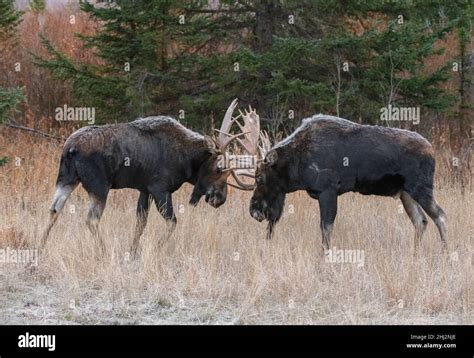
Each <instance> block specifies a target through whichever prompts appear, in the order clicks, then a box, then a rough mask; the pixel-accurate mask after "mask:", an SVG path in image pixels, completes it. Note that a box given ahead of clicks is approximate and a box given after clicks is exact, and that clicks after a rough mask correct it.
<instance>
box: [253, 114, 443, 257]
mask: <svg viewBox="0 0 474 358" xmlns="http://www.w3.org/2000/svg"><path fill="white" fill-rule="evenodd" d="M266 151H267V152H266V155H265V159H264V161H263V162H262V163H260V165H259V166H258V168H257V169H256V173H255V186H256V187H255V190H254V193H253V196H252V198H251V202H250V215H251V216H252V217H253V218H254V219H256V220H258V221H260V222H261V221H263V220H267V221H268V225H267V239H270V238H271V237H272V234H273V229H274V226H275V224H276V223H277V222H278V220H279V219H280V217H281V215H282V211H283V206H284V202H285V195H286V194H287V193H291V192H294V191H297V190H305V191H306V192H307V193H308V194H309V196H310V197H311V198H313V199H317V200H318V201H319V208H320V219H321V220H320V229H321V233H322V244H323V252H327V250H329V243H330V238H331V232H332V229H333V224H334V220H335V218H336V214H337V198H338V196H339V195H342V194H344V193H347V192H357V193H360V194H363V195H380V196H393V197H395V198H400V199H401V202H402V204H403V207H404V209H405V212H406V213H407V214H408V216H409V218H410V220H411V222H412V223H413V226H414V227H415V252H416V250H417V248H418V246H419V244H420V241H421V237H422V235H423V233H424V231H425V229H426V226H427V223H428V221H427V218H426V215H425V214H424V212H423V211H425V212H426V213H427V214H428V216H429V217H430V218H431V219H432V220H433V221H434V223H435V224H436V226H437V228H438V231H439V234H440V236H441V242H442V245H443V247H444V248H446V215H445V213H444V211H443V209H442V208H441V207H440V206H439V205H438V204H437V203H436V201H435V198H434V196H433V177H434V172H435V159H434V156H433V153H434V152H433V148H432V146H431V144H430V143H429V142H428V141H427V140H426V139H425V138H423V137H422V136H421V135H419V134H417V133H415V132H411V131H408V130H403V129H395V128H386V127H380V126H369V125H361V124H357V123H354V122H351V121H348V120H346V119H342V118H338V117H333V116H328V115H321V114H319V115H316V116H313V117H311V118H307V119H304V120H303V122H302V124H301V125H300V127H298V128H297V129H296V130H295V131H294V132H293V133H292V134H291V135H290V136H288V137H287V138H286V139H284V140H282V141H281V142H279V143H278V144H276V145H275V146H274V147H273V148H271V145H270V144H269V143H267V145H266Z"/></svg>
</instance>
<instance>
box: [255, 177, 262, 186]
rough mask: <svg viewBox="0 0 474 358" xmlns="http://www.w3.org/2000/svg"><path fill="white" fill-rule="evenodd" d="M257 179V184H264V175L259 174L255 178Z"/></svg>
mask: <svg viewBox="0 0 474 358" xmlns="http://www.w3.org/2000/svg"><path fill="white" fill-rule="evenodd" d="M255 181H256V182H257V184H263V177H262V176H261V175H258V176H257V177H256V178H255Z"/></svg>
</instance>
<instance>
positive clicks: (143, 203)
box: [130, 192, 151, 256]
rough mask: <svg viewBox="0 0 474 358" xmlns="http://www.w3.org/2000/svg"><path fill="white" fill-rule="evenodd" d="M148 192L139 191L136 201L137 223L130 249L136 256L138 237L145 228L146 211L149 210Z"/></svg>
mask: <svg viewBox="0 0 474 358" xmlns="http://www.w3.org/2000/svg"><path fill="white" fill-rule="evenodd" d="M150 199H151V197H150V194H148V192H140V196H139V198H138V203H137V223H136V225H135V233H134V235H133V243H132V248H131V250H130V252H131V254H132V256H136V254H137V250H138V244H139V242H140V237H141V236H142V234H143V230H144V229H145V226H146V223H147V220H148V213H149V211H150Z"/></svg>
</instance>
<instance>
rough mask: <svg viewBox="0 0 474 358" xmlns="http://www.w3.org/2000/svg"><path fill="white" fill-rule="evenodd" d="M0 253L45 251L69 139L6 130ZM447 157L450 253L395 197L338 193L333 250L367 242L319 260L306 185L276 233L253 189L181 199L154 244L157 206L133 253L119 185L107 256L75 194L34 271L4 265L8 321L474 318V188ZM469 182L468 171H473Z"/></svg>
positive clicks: (104, 230)
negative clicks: (168, 229)
mask: <svg viewBox="0 0 474 358" xmlns="http://www.w3.org/2000/svg"><path fill="white" fill-rule="evenodd" d="M0 147H1V148H2V155H6V156H8V157H9V158H10V160H9V162H8V163H7V164H6V165H5V166H2V167H1V168H0V173H1V181H0V193H1V198H2V200H1V202H0V248H3V249H5V248H7V247H10V248H31V249H32V248H35V247H36V245H37V244H38V240H39V235H40V233H41V230H42V229H43V227H44V225H45V222H46V218H47V215H48V208H49V206H50V203H51V199H52V195H53V192H54V184H55V180H56V175H57V168H58V162H59V156H60V151H61V145H60V144H59V143H58V142H55V141H51V140H49V139H45V138H41V137H34V136H31V135H29V134H26V133H22V132H18V131H13V130H10V129H6V128H4V129H2V130H1V135H0ZM446 162H448V163H449V160H448V159H446V158H444V159H443V158H439V159H438V172H437V174H436V178H437V188H436V190H435V194H436V197H437V201H438V202H439V203H440V205H441V206H442V207H443V209H444V210H445V211H446V213H447V215H448V235H449V236H448V239H449V241H448V246H449V250H448V252H447V253H443V252H442V251H441V244H440V240H439V236H438V233H437V230H436V228H435V225H434V224H433V223H432V222H431V221H430V223H429V225H428V229H427V231H426V233H425V236H424V237H423V242H422V245H421V247H420V252H419V253H418V255H416V256H414V255H413V236H414V229H413V227H412V225H411V223H410V220H409V219H408V217H407V216H406V214H405V213H404V212H403V210H402V206H401V202H400V201H399V200H394V199H392V198H381V197H375V196H371V197H364V196H362V195H358V194H346V195H344V196H342V197H341V198H340V201H339V214H338V217H337V219H336V223H335V230H334V236H333V241H332V243H331V246H332V247H336V248H337V249H349V250H362V252H363V253H364V264H363V265H362V267H359V266H358V265H357V264H355V263H347V262H346V263H330V262H326V260H325V259H324V258H323V257H322V256H321V254H320V242H321V237H320V233H319V209H318V205H317V202H316V201H314V200H312V199H310V198H309V196H308V195H306V193H303V192H299V193H295V194H292V195H289V196H288V197H287V200H286V206H285V214H284V216H283V218H282V220H281V222H280V223H279V225H278V226H277V229H276V233H275V238H274V240H272V241H266V240H265V239H264V237H265V224H260V223H258V222H256V221H255V220H253V219H252V218H251V217H250V215H249V213H248V204H249V199H250V195H251V194H250V193H243V192H238V191H231V192H230V193H229V196H228V199H227V202H226V204H225V205H223V206H222V207H221V208H219V209H213V208H212V207H210V206H209V205H207V204H206V203H204V202H203V203H200V204H199V205H198V207H197V208H193V207H191V206H189V205H188V203H187V202H188V200H189V195H190V186H185V187H183V188H181V189H180V190H179V191H178V192H177V193H176V194H175V195H174V198H173V199H174V206H175V211H176V213H177V217H178V225H177V228H176V230H175V232H174V233H173V235H172V236H171V238H170V239H169V240H168V241H167V242H165V243H164V245H162V246H160V245H158V243H159V241H160V238H162V237H163V236H164V229H165V223H164V220H163V219H162V218H161V216H159V214H158V213H157V211H156V209H153V210H152V211H151V214H150V220H149V223H148V226H147V228H146V229H145V232H144V235H143V237H142V240H141V244H142V255H141V258H140V259H139V260H137V261H130V260H129V256H128V250H129V248H130V244H131V240H132V233H133V228H134V225H135V206H136V200H137V198H138V192H135V191H132V190H121V191H113V192H112V193H111V195H110V196H109V199H108V203H107V207H106V209H105V213H104V216H103V217H102V221H101V225H100V232H101V235H102V236H103V238H104V241H105V243H106V246H107V249H108V255H107V256H106V257H104V258H101V259H98V258H97V257H96V255H95V247H94V240H93V238H92V237H91V235H90V234H89V232H88V230H87V228H86V225H85V217H86V213H87V205H88V203H87V197H86V195H85V192H84V190H83V189H82V188H78V189H77V190H76V191H75V192H74V193H73V194H72V195H71V197H70V199H69V200H68V202H67V203H66V206H65V208H64V211H63V213H62V214H61V216H60V218H59V220H58V223H57V224H56V226H55V227H54V228H53V230H52V232H51V236H50V239H49V241H48V245H47V247H46V249H45V252H44V255H43V256H41V257H40V258H39V261H38V266H37V267H36V268H35V269H34V270H31V269H27V268H25V265H24V264H14V263H0V290H1V291H2V293H3V294H2V296H1V298H0V321H1V322H3V323H5V324H52V323H62V324H68V323H71V324H74V323H76V324H86V323H89V324H125V323H129V324H154V323H155V324H473V323H474V266H473V265H474V262H473V261H474V259H473V258H474V221H473V220H472V217H473V213H474V200H473V199H474V193H473V191H472V187H471V184H472V183H469V185H467V186H466V187H465V189H464V191H463V193H462V191H461V190H460V189H459V188H458V187H457V186H456V185H453V184H451V181H450V180H448V179H447V178H448V175H449V169H448V168H447V167H446ZM470 180H471V181H472V178H470Z"/></svg>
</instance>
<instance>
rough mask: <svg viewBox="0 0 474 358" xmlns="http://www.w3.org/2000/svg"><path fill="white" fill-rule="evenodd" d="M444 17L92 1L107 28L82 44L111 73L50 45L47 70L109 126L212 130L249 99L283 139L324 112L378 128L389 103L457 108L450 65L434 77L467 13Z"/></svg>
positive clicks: (284, 0)
mask: <svg viewBox="0 0 474 358" xmlns="http://www.w3.org/2000/svg"><path fill="white" fill-rule="evenodd" d="M453 3H454V4H455V6H456V7H457V8H459V9H463V7H464V5H463V4H464V3H465V2H463V0H455V1H454V2H453ZM450 6H451V5H450ZM453 6H454V5H453ZM445 7H446V6H444V5H442V4H441V2H438V1H435V0H433V1H430V2H412V1H397V2H387V1H383V0H368V1H364V2H359V1H357V2H356V1H354V2H352V1H342V0H312V1H310V0H300V1H297V0H279V1H275V0H253V1H240V0H239V1H234V0H222V1H220V2H219V4H218V6H217V7H212V6H210V5H208V3H207V1H199V0H194V1H168V0H151V1H130V0H128V1H127V0H118V1H116V2H114V3H112V4H110V5H109V6H105V7H100V8H98V7H95V6H94V5H92V4H90V3H87V2H84V3H81V10H82V11H84V12H85V13H87V14H89V15H90V16H91V17H92V18H94V19H96V20H98V21H100V22H101V23H102V24H103V26H102V27H101V29H100V30H99V32H98V33H97V34H95V35H93V36H81V38H82V39H83V41H84V46H85V48H86V49H90V50H92V51H94V52H95V53H96V55H97V56H98V57H99V58H100V59H101V65H100V66H92V65H90V64H82V63H73V62H72V61H71V60H70V59H68V58H67V57H66V56H64V55H63V54H61V53H59V52H57V51H56V50H55V49H54V47H53V46H52V44H50V43H49V42H48V40H47V39H43V41H44V44H45V46H46V48H47V49H48V52H49V53H50V55H51V58H50V59H41V58H37V63H38V64H40V65H41V66H44V67H47V68H49V69H51V71H52V72H53V73H54V74H55V75H56V76H57V77H59V78H61V79H64V80H70V81H72V83H73V88H74V92H75V94H76V97H77V98H80V99H81V102H82V103H81V104H84V105H86V104H87V105H89V106H95V107H96V108H97V111H98V112H99V113H102V114H103V116H102V118H103V119H104V120H108V121H110V120H112V121H113V120H129V119H132V118H134V117H136V116H139V115H146V114H150V113H169V114H173V113H174V114H175V115H178V113H180V112H179V111H180V110H182V111H184V113H185V117H184V119H183V120H184V121H185V122H187V123H188V124H192V125H194V126H196V127H204V128H209V114H213V115H215V117H216V118H220V117H221V115H222V114H223V111H225V108H227V105H228V103H229V101H230V100H231V99H232V98H235V97H239V98H240V99H241V104H243V105H245V104H252V105H254V106H257V107H258V110H259V112H260V114H261V116H262V117H263V118H271V119H273V120H272V121H268V123H266V124H267V125H269V126H271V127H273V128H274V130H275V132H276V131H277V130H280V129H283V130H286V131H289V130H291V129H292V127H294V126H295V125H297V124H298V123H299V120H300V119H301V118H302V117H304V116H308V115H311V114H314V113H319V112H323V113H330V114H336V115H339V116H342V117H346V118H349V119H352V120H356V121H360V122H366V123H379V118H380V109H381V107H384V106H387V105H388V104H391V105H396V106H417V107H421V108H422V110H423V111H444V110H446V109H447V108H449V107H450V106H451V105H452V100H453V98H452V97H450V96H448V95H447V94H446V92H445V91H444V90H443V88H442V86H441V84H442V83H443V82H444V81H446V80H447V79H448V78H449V74H448V66H442V67H441V68H438V69H436V70H434V71H432V72H430V73H426V71H424V68H423V67H424V66H423V64H424V61H426V59H427V58H429V57H430V56H433V55H436V54H439V53H441V52H442V49H436V48H435V46H434V44H435V43H436V41H437V40H438V39H441V38H443V37H444V36H445V34H446V33H447V31H450V30H452V28H453V26H454V25H455V22H456V21H457V19H458V18H459V16H460V13H462V11H461V12H460V11H448V9H444V8H445ZM442 10H446V11H444V12H443V11H442ZM293 113H294V116H293ZM275 119H279V120H277V121H275Z"/></svg>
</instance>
